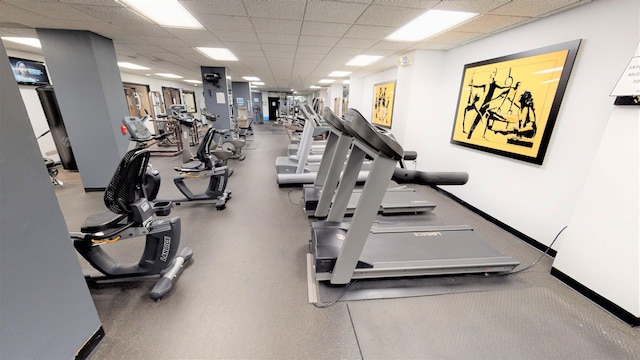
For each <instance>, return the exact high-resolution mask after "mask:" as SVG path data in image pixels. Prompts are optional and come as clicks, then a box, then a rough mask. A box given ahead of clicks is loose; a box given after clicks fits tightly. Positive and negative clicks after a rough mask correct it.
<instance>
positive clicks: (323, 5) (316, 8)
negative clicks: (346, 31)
mask: <svg viewBox="0 0 640 360" xmlns="http://www.w3.org/2000/svg"><path fill="white" fill-rule="evenodd" d="M367 6H368V5H367V4H359V3H349V2H338V1H309V2H307V8H306V10H305V13H304V20H305V21H322V22H333V23H344V24H352V23H354V22H355V21H356V20H358V18H359V17H360V16H361V15H362V13H363V12H364V11H365V10H366V8H367Z"/></svg>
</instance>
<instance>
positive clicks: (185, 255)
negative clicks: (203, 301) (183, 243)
mask: <svg viewBox="0 0 640 360" xmlns="http://www.w3.org/2000/svg"><path fill="white" fill-rule="evenodd" d="M191 257H193V250H191V248H189V247H185V248H184V249H182V251H181V252H180V254H178V255H177V256H176V258H175V259H174V261H173V264H171V266H169V267H168V268H167V269H166V270H164V271H162V272H161V273H160V274H161V275H162V277H161V278H160V279H159V280H158V281H157V282H156V284H155V285H154V286H153V289H151V292H150V293H149V297H150V298H151V299H153V300H156V301H159V300H160V299H162V297H163V296H165V295H166V294H167V293H168V292H169V291H171V289H172V288H173V281H172V280H173V279H174V278H175V277H176V276H177V275H178V272H179V271H180V269H182V267H183V266H184V263H186V262H187V261H188V260H189V259H191Z"/></svg>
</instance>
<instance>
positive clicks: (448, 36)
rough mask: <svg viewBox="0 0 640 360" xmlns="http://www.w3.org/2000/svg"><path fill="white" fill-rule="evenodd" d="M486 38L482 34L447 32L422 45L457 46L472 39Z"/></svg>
mask: <svg viewBox="0 0 640 360" xmlns="http://www.w3.org/2000/svg"><path fill="white" fill-rule="evenodd" d="M484 36H486V34H483V33H473V32H462V31H449V32H446V33H444V34H441V35H438V36H434V37H433V38H431V39H429V40H428V41H424V42H423V43H432V44H459V43H465V42H469V41H471V40H473V39H477V38H481V37H484Z"/></svg>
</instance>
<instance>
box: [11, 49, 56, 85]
mask: <svg viewBox="0 0 640 360" xmlns="http://www.w3.org/2000/svg"><path fill="white" fill-rule="evenodd" d="M9 63H11V69H12V70H13V75H14V76H15V78H16V81H17V82H18V84H23V85H34V86H39V85H50V83H49V76H48V75H47V69H46V68H45V66H44V63H42V62H41V61H35V60H27V59H20V58H14V57H11V56H9Z"/></svg>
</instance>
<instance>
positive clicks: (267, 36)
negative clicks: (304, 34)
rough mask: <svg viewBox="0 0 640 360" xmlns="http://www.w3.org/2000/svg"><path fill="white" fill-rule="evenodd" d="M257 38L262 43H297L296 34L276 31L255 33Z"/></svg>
mask: <svg viewBox="0 0 640 360" xmlns="http://www.w3.org/2000/svg"><path fill="white" fill-rule="evenodd" d="M257 35H258V39H259V40H260V42H261V43H263V44H287V45H296V44H297V43H298V38H299V36H298V35H293V34H278V33H263V32H260V33H257Z"/></svg>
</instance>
